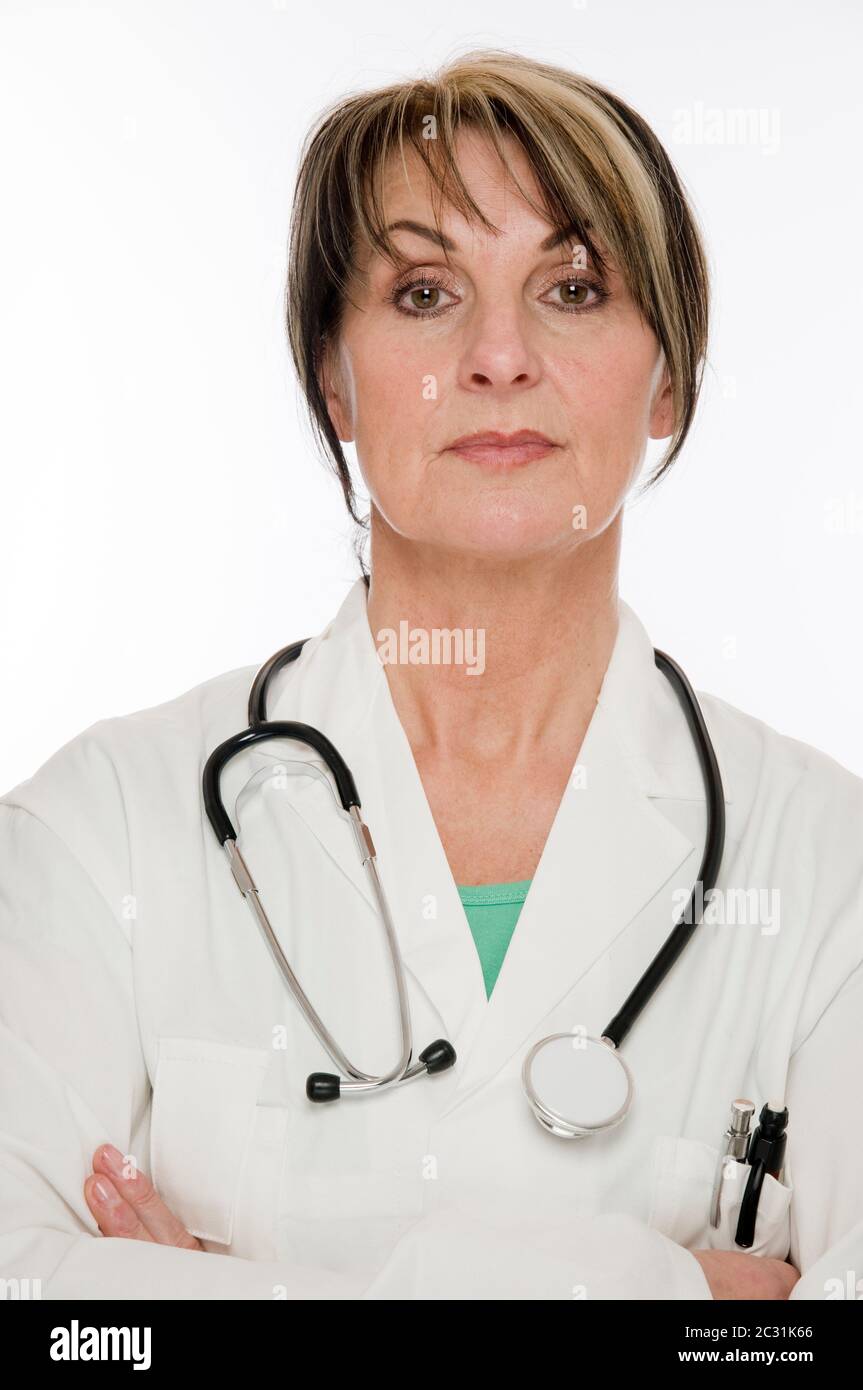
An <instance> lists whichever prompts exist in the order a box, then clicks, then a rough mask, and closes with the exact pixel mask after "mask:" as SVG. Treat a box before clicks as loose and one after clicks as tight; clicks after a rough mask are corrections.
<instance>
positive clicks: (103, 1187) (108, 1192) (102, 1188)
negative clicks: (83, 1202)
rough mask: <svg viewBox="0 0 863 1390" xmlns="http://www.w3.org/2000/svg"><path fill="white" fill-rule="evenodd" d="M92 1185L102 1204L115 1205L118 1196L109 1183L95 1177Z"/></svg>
mask: <svg viewBox="0 0 863 1390" xmlns="http://www.w3.org/2000/svg"><path fill="white" fill-rule="evenodd" d="M93 1187H94V1188H95V1190H96V1196H97V1197H98V1199H99V1201H100V1202H101V1203H102V1205H103V1206H106V1207H115V1206H116V1205H117V1203H118V1202H119V1200H120V1198H119V1197H118V1196H117V1193H116V1192H115V1191H114V1189H113V1187H112V1186H111V1184H110V1183H108V1182H102V1181H101V1179H99V1178H97V1179H96V1181H95V1182H94V1183H93Z"/></svg>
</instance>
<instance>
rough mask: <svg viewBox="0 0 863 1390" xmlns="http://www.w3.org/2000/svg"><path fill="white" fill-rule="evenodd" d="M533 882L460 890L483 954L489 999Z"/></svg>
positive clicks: (488, 884) (463, 888)
mask: <svg viewBox="0 0 863 1390" xmlns="http://www.w3.org/2000/svg"><path fill="white" fill-rule="evenodd" d="M531 881H532V880H531V879H529V878H525V879H521V880H520V881H519V882H518V883H481V884H479V885H478V886H477V887H471V886H470V885H466V886H459V890H458V894H459V897H460V898H461V901H462V906H463V907H464V910H465V916H466V917H467V920H468V925H469V927H470V930H471V935H472V936H473V939H474V941H475V943H476V949H477V952H478V953H479V959H480V964H481V966H482V977H483V980H484V981H485V994H486V998H487V999H489V998H490V997H491V992H492V990H493V989H494V985H495V981H496V979H497V977H498V974H499V973H500V967H501V966H502V965H503V958H504V956H505V955H506V950H507V947H508V946H509V943H510V938H511V937H512V934H513V932H514V931H515V924H516V922H517V921H518V915H519V913H520V912H521V908H522V904H523V902H524V900H525V898H526V897H527V890H528V888H529V887H530V885H531Z"/></svg>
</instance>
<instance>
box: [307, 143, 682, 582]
mask: <svg viewBox="0 0 863 1390" xmlns="http://www.w3.org/2000/svg"><path fill="white" fill-rule="evenodd" d="M510 148H511V151H512V156H511V161H510V163H511V165H513V166H517V173H518V176H519V178H520V179H521V180H522V181H523V183H524V184H525V186H526V187H529V188H530V189H531V193H532V196H533V195H534V194H535V196H536V199H537V203H538V205H539V206H541V198H540V192H539V189H538V188H537V186H536V183H535V181H534V180H533V178H532V175H531V171H530V167H529V165H528V164H527V162H526V158H525V156H524V154H523V153H522V151H521V150H520V148H519V147H518V146H517V145H515V144H514V143H512V144H511V145H510ZM458 153H459V167H460V170H461V172H462V175H463V177H464V179H465V182H466V183H467V185H468V187H469V189H470V191H471V193H472V195H473V197H474V199H475V200H476V202H477V203H478V204H479V206H480V207H481V208H482V209H483V211H484V213H485V215H486V216H487V217H488V218H489V219H490V221H491V222H492V223H494V224H495V225H496V226H497V227H499V228H500V232H499V234H495V233H493V232H488V231H486V230H485V229H484V228H482V227H480V226H475V225H471V224H470V223H469V222H467V221H466V220H465V219H464V218H463V217H462V216H461V215H460V214H459V213H457V212H456V211H455V210H454V209H452V208H449V209H448V210H447V211H446V212H445V214H444V215H443V221H442V228H443V233H444V235H445V236H446V237H448V238H449V239H450V241H451V242H452V248H451V249H450V253H449V264H448V263H447V258H446V257H445V255H444V252H443V249H442V248H441V246H440V245H439V244H438V243H437V242H436V239H435V232H434V217H433V213H432V203H431V201H430V187H429V183H428V176H427V173H426V171H425V168H424V166H423V165H422V163H421V161H419V159H418V158H417V156H416V155H412V156H411V160H412V162H411V160H408V162H407V168H408V173H409V181H408V178H406V177H405V173H404V171H403V169H402V166H401V164H400V163H397V164H396V165H395V166H393V167H392V169H391V173H390V176H389V179H388V182H387V186H386V202H385V207H386V212H387V222H388V224H390V225H391V224H392V223H395V222H402V221H407V222H410V223H412V224H414V227H413V228H412V229H407V228H401V229H398V230H395V231H393V232H392V233H391V235H392V236H393V239H394V241H395V243H396V245H397V246H398V247H399V249H400V251H401V252H402V253H403V254H404V255H405V257H406V258H407V267H406V268H405V269H403V270H400V269H398V268H396V267H394V266H393V265H392V264H391V263H390V262H389V261H387V260H386V259H385V258H384V257H382V256H380V255H379V254H377V253H374V252H370V251H369V250H368V249H366V250H365V252H364V253H363V254H362V256H361V259H360V262H359V265H360V268H361V269H363V270H364V271H365V272H366V274H367V279H366V280H365V281H360V282H359V283H358V284H357V286H355V288H354V289H353V290H352V297H353V298H354V299H355V300H356V304H357V307H354V306H353V305H352V304H350V303H348V304H346V305H345V311H344V317H343V323H342V329H341V332H340V335H339V340H338V343H337V344H336V345H335V352H334V353H333V355H332V357H331V359H330V361H329V362H328V366H327V370H326V372H325V390H326V392H327V400H328V405H329V409H330V415H331V418H332V420H333V424H334V426H335V428H336V430H337V432H338V435H339V438H340V439H341V440H342V441H343V442H349V441H351V440H353V441H354V442H355V444H356V449H357V458H358V461H359V465H360V469H361V471H362V475H363V478H364V480H365V483H366V487H367V488H368V491H369V495H370V497H371V499H372V502H373V504H374V507H375V508H376V509H377V512H378V513H379V516H378V517H377V518H375V519H374V520H375V524H376V525H380V524H381V523H383V524H384V525H385V526H387V527H389V528H391V530H392V531H393V532H395V533H396V534H397V535H398V536H400V537H402V538H404V539H405V540H407V541H410V542H412V543H414V544H417V545H420V546H431V547H434V548H436V549H441V550H444V551H447V552H450V553H452V552H461V553H463V554H470V555H471V556H477V557H480V556H482V557H486V558H489V559H490V558H493V557H494V558H500V559H508V560H516V559H519V558H528V557H530V556H531V555H537V554H539V553H540V552H561V553H563V552H566V551H570V550H572V549H573V548H575V547H578V546H580V545H583V544H584V543H585V541H588V540H590V539H592V538H593V537H594V536H597V535H599V534H600V533H601V532H602V531H604V530H605V528H606V527H607V526H608V524H609V522H611V521H612V520H613V519H614V517H615V516H616V515H617V513H618V512H619V510H620V507H621V505H622V503H623V501H624V499H625V496H626V493H627V491H628V489H629V487H630V485H631V483H632V482H633V480H634V478H635V476H636V475H637V473H638V470H639V468H640V466H641V463H642V461H643V458H644V452H645V447H646V441H647V437H648V436H650V437H652V438H657V439H661V438H665V437H666V436H667V435H669V434H670V433H671V432H672V428H673V417H672V408H671V394H670V389H669V388H668V384H667V376H666V373H665V371H664V360H663V358H662V355H661V353H660V349H659V344H658V342H657V339H656V337H655V336H654V334H653V332H652V330H651V329H650V328H649V327H648V326H647V325H646V324H645V323H644V321H643V320H642V318H641V316H640V314H639V312H638V310H637V308H636V305H635V303H634V301H633V300H632V298H631V296H630V294H629V292H628V290H627V288H626V286H625V284H624V282H623V280H622V278H621V276H620V275H619V274H618V273H617V271H616V268H615V267H614V266H613V265H610V267H609V273H608V278H607V280H606V282H605V284H604V285H603V284H602V282H601V281H599V280H598V279H597V277H596V272H595V267H594V266H592V265H591V264H590V263H588V264H587V266H586V268H583V269H582V268H577V269H574V268H573V265H574V257H575V265H576V266H579V265H580V264H581V262H580V259H579V253H578V251H577V249H576V248H577V242H575V241H573V240H572V239H569V240H565V241H564V242H563V243H562V244H559V245H557V246H555V247H548V248H546V247H544V246H543V242H545V241H546V239H547V238H551V237H552V236H553V231H554V229H553V227H552V226H551V224H550V223H549V222H547V221H546V220H545V219H544V218H542V217H540V216H538V215H537V214H536V213H535V212H533V211H532V210H531V208H530V207H529V206H528V204H527V203H526V202H525V201H524V200H523V198H521V196H520V195H519V194H518V193H517V191H516V190H515V188H514V186H513V184H512V182H511V181H510V179H509V177H508V174H507V171H506V169H505V168H503V167H502V166H501V165H500V163H499V162H498V161H497V158H496V155H495V153H494V149H493V147H492V146H490V145H489V144H488V143H487V141H485V140H484V139H483V138H481V137H479V136H478V135H477V134H476V133H475V132H473V131H463V132H462V133H461V135H460V137H459V150H458ZM422 228H426V229H427V234H424V233H423V231H422V230H421V229H422ZM600 249H601V250H602V251H603V254H605V253H606V250H607V248H606V247H604V246H601V248H600ZM603 289H604V290H605V291H606V295H603ZM524 430H528V431H534V432H538V433H540V434H542V435H545V436H546V437H547V439H548V440H549V441H551V445H550V446H549V447H546V449H545V451H544V452H543V450H542V446H540V447H538V448H537V447H534V448H533V449H530V448H527V449H525V448H522V449H521V450H519V449H517V448H514V447H510V448H506V447H505V448H504V449H500V448H498V449H494V448H491V449H489V448H488V447H486V448H485V449H483V448H482V447H480V446H477V447H475V448H470V447H466V448H462V449H460V451H456V450H454V449H453V448H452V445H453V443H454V442H455V441H457V440H459V439H462V438H464V436H470V435H473V434H476V433H483V432H489V431H495V432H498V433H501V434H504V435H511V434H513V433H514V432H515V431H524Z"/></svg>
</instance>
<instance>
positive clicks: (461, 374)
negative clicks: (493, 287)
mask: <svg viewBox="0 0 863 1390" xmlns="http://www.w3.org/2000/svg"><path fill="white" fill-rule="evenodd" d="M541 375H542V368H541V361H540V357H539V354H538V352H537V351H536V348H535V346H534V344H533V343H532V341H531V339H530V334H529V325H528V324H527V323H525V321H524V316H523V311H522V310H521V307H520V306H519V305H501V304H500V303H498V304H495V305H487V306H485V307H483V308H480V307H479V306H477V308H476V310H475V312H474V314H473V315H472V318H471V322H470V325H469V326H468V327H467V330H466V338H465V341H464V343H463V346H462V351H461V357H460V361H459V370H458V382H459V385H460V386H463V387H464V388H465V389H466V390H468V391H483V392H488V391H495V390H498V391H499V390H512V389H514V388H517V389H521V390H523V389H525V388H527V387H530V386H535V385H536V383H537V382H538V381H539V379H540V376H541Z"/></svg>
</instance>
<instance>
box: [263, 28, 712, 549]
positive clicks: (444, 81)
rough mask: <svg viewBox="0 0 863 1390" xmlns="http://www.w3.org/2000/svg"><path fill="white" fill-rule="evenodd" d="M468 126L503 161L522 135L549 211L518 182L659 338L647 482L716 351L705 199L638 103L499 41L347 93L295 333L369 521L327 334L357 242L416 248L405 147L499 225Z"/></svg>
mask: <svg viewBox="0 0 863 1390" xmlns="http://www.w3.org/2000/svg"><path fill="white" fill-rule="evenodd" d="M430 118H433V120H431V121H430ZM465 127H471V128H473V129H474V130H476V131H478V132H479V133H481V134H482V133H484V134H485V135H487V136H488V137H489V139H490V140H491V142H492V143H493V145H494V147H495V149H496V150H497V151H498V153H499V154H500V156H501V158H502V160H503V161H504V162H505V163H507V162H508V160H507V152H506V150H505V148H504V145H503V143H502V141H503V137H506V136H510V137H514V138H515V139H516V140H517V141H518V143H519V145H520V146H521V148H522V149H523V151H524V153H525V155H526V156H527V160H528V162H529V163H530V166H531V168H532V171H533V174H534V177H535V179H536V181H537V185H538V187H539V189H540V191H541V194H542V197H543V200H544V205H543V206H542V207H541V208H539V209H537V208H536V205H535V203H534V201H533V199H532V198H531V197H530V195H529V192H528V190H526V189H522V188H521V186H520V185H517V186H518V187H519V189H520V191H521V192H522V194H523V196H524V197H525V198H526V200H527V201H528V203H529V204H530V206H531V207H533V208H534V209H535V210H537V211H539V212H540V214H541V215H542V216H544V217H546V218H547V219H548V220H549V221H550V222H551V223H552V225H553V226H554V227H555V229H556V230H557V231H559V232H561V233H563V234H564V235H566V236H570V235H571V236H572V237H573V239H576V238H577V240H578V241H579V242H580V243H581V244H582V245H583V246H584V247H585V249H586V251H587V252H588V254H589V255H590V256H591V258H592V260H593V262H594V263H595V264H596V265H597V267H598V268H599V269H600V270H602V268H603V266H604V264H605V262H604V258H603V257H602V255H601V254H600V252H599V249H598V247H597V246H596V245H595V243H594V241H593V240H592V237H591V232H592V231H594V232H596V233H597V235H598V236H599V238H600V239H601V240H603V241H604V243H605V245H606V246H607V248H608V250H609V251H610V253H611V255H612V256H613V257H614V259H615V261H616V262H617V265H618V267H619V269H620V272H621V274H622V275H623V277H624V279H625V281H626V283H627V285H628V288H629V291H630V293H631V294H632V296H633V299H634V301H635V303H636V304H637V305H638V307H639V310H640V312H641V314H642V316H643V318H644V320H645V321H646V322H647V323H648V324H649V325H650V327H651V328H652V330H653V332H654V333H655V335H656V337H657V339H658V341H659V344H660V346H661V348H662V351H663V353H664V356H665V362H666V365H667V367H668V371H669V377H670V381H671V386H672V395H673V406H674V428H673V433H672V436H671V439H670V443H669V446H668V448H667V450H666V452H665V454H664V456H663V458H662V460H661V461H660V464H659V466H658V467H657V468H656V470H655V471H654V472H653V474H652V475H651V477H650V478H649V480H648V482H647V485H646V486H648V487H649V486H652V485H653V484H654V483H655V482H657V481H658V479H659V478H660V477H661V476H662V475H663V474H664V473H665V472H666V471H667V470H668V469H669V468H670V467H671V465H672V463H673V462H674V461H675V459H676V458H677V456H678V454H679V453H680V450H681V448H682V446H683V442H684V440H685V438H686V435H687V433H688V431H689V427H690V425H691V423H692V419H693V416H694V413H695V407H696V404H697V401H698V395H699V391H700V388H701V378H702V373H703V368H704V362H705V356H706V350H707V323H708V304H709V282H708V271H707V263H706V257H705V253H704V248H703V245H702V240H701V236H700V233H699V230H698V226H697V223H696V219H695V216H694V213H693V210H692V208H691V207H690V204H689V201H688V199H687V196H686V194H685V192H684V190H683V187H682V184H681V181H680V179H679V177H678V175H677V173H676V172H675V170H674V167H673V166H672V163H671V161H670V159H669V157H668V155H667V154H666V152H665V149H664V148H663V146H662V144H661V143H660V141H659V140H658V139H657V137H656V135H655V134H654V133H653V131H652V130H651V129H650V127H649V126H648V125H647V123H646V122H645V121H644V120H643V119H642V117H641V116H639V115H638V114H637V112H635V111H634V110H633V109H632V108H631V107H630V106H627V104H626V103H625V102H623V101H621V99H620V98H619V97H617V96H614V95H613V94H612V93H611V92H609V91H607V90H606V89H605V88H604V87H601V86H599V85H598V84H597V83H595V82H592V81H590V80H589V79H588V78H586V77H582V76H579V75H578V74H576V73H572V72H569V71H567V70H566V69H565V68H560V67H556V66H553V65H551V64H548V63H542V62H537V61H534V60H533V59H530V58H526V57H523V56H521V55H519V54H515V53H508V52H504V51H501V50H498V49H488V50H481V51H475V52H471V53H467V54H465V55H463V56H461V57H458V58H456V59H453V60H452V61H450V62H448V63H447V64H446V65H445V66H444V67H442V68H440V69H439V70H438V71H437V72H436V73H435V74H433V75H432V76H430V77H428V78H422V79H417V80H413V81H407V82H398V83H393V84H392V85H390V86H386V87H382V88H378V89H376V90H373V91H368V92H360V93H357V94H355V95H352V96H347V97H344V98H342V99H340V100H339V101H337V102H336V103H335V104H333V105H332V106H331V107H329V108H327V109H326V110H325V111H324V112H323V114H322V115H321V116H320V117H319V118H318V120H317V122H316V123H315V125H314V126H313V127H312V129H311V130H310V131H309V133H308V135H307V137H306V141H305V143H304V145H303V150H302V154H301V158H300V166H299V170H298V174H297V182H296V189H295V196H294V203H293V209H292V214H291V227H290V249H289V258H288V278H287V287H286V295H285V312H286V317H287V329H288V338H289V343H290V349H291V355H292V357H293V361H294V365H295V367H296V371H297V375H298V377H299V381H300V386H301V388H302V391H303V394H304V396H305V400H306V405H307V408H308V412H309V416H310V419H311V423H312V428H313V431H314V433H315V435H316V438H317V442H318V443H319V444H320V445H321V446H322V448H323V451H324V456H325V457H326V458H327V462H328V463H329V465H330V466H331V467H333V468H334V471H335V473H336V475H337V477H338V478H339V481H340V482H341V486H342V490H343V492H344V496H345V502H346V504H347V507H348V511H349V512H350V515H351V517H352V518H353V520H354V521H355V522H357V523H358V525H360V526H361V527H362V526H364V525H365V521H364V519H363V518H361V517H359V516H357V513H356V499H355V496H354V491H353V484H352V480H351V475H350V469H349V467H348V463H347V460H346V458H345V455H344V453H343V450H342V446H341V442H340V440H339V438H338V435H337V433H336V431H335V429H334V428H333V424H332V421H331V420H330V416H329V411H328V410H327V405H326V400H325V396H324V391H323V383H322V380H321V375H320V367H321V361H322V353H323V350H324V345H325V342H326V341H327V340H333V339H337V337H338V332H339V326H340V321H341V315H342V310H343V306H344V303H345V301H346V299H349V286H350V282H351V278H352V274H353V272H354V253H355V250H356V246H357V241H358V238H359V239H362V240H364V241H365V242H367V243H369V244H370V245H371V246H372V247H373V248H377V249H378V250H379V251H380V253H381V254H383V255H385V256H386V257H387V258H388V259H390V260H392V261H393V262H394V263H395V264H398V263H399V261H400V259H402V258H401V257H400V254H399V252H398V250H397V248H396V247H395V245H394V244H393V242H392V239H391V237H390V236H389V234H388V233H387V231H386V220H385V210H384V207H383V198H382V187H383V178H384V174H385V170H386V167H387V165H388V164H389V161H390V159H391V158H392V157H393V156H398V157H400V158H402V159H403V158H404V152H405V149H406V147H409V148H412V149H413V150H415V151H416V153H417V154H418V155H419V156H420V158H421V159H422V160H423V162H424V163H425V166H426V168H427V170H428V172H429V175H430V177H431V180H432V185H431V186H432V188H433V190H436V191H437V193H439V195H440V198H441V201H442V202H443V201H447V202H449V203H450V204H451V205H452V206H453V207H455V208H457V209H458V210H459V211H460V212H461V213H462V214H463V216H465V217H466V218H467V219H468V220H471V221H474V220H475V221H479V222H481V223H482V224H483V225H484V226H486V227H488V228H489V229H490V230H494V227H493V224H491V223H489V222H488V219H487V218H485V216H484V215H483V213H482V212H481V210H480V208H479V207H478V206H477V205H476V203H475V202H474V200H473V199H472V198H471V196H470V193H469V192H468V189H467V187H466V185H465V183H464V181H463V179H462V177H461V174H460V172H459V168H458V162H457V158H456V151H455V139H456V136H457V134H458V133H459V131H460V130H461V129H463V128H465ZM430 131H431V132H433V136H434V138H427V137H428V135H429V133H430ZM439 230H440V228H439Z"/></svg>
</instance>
